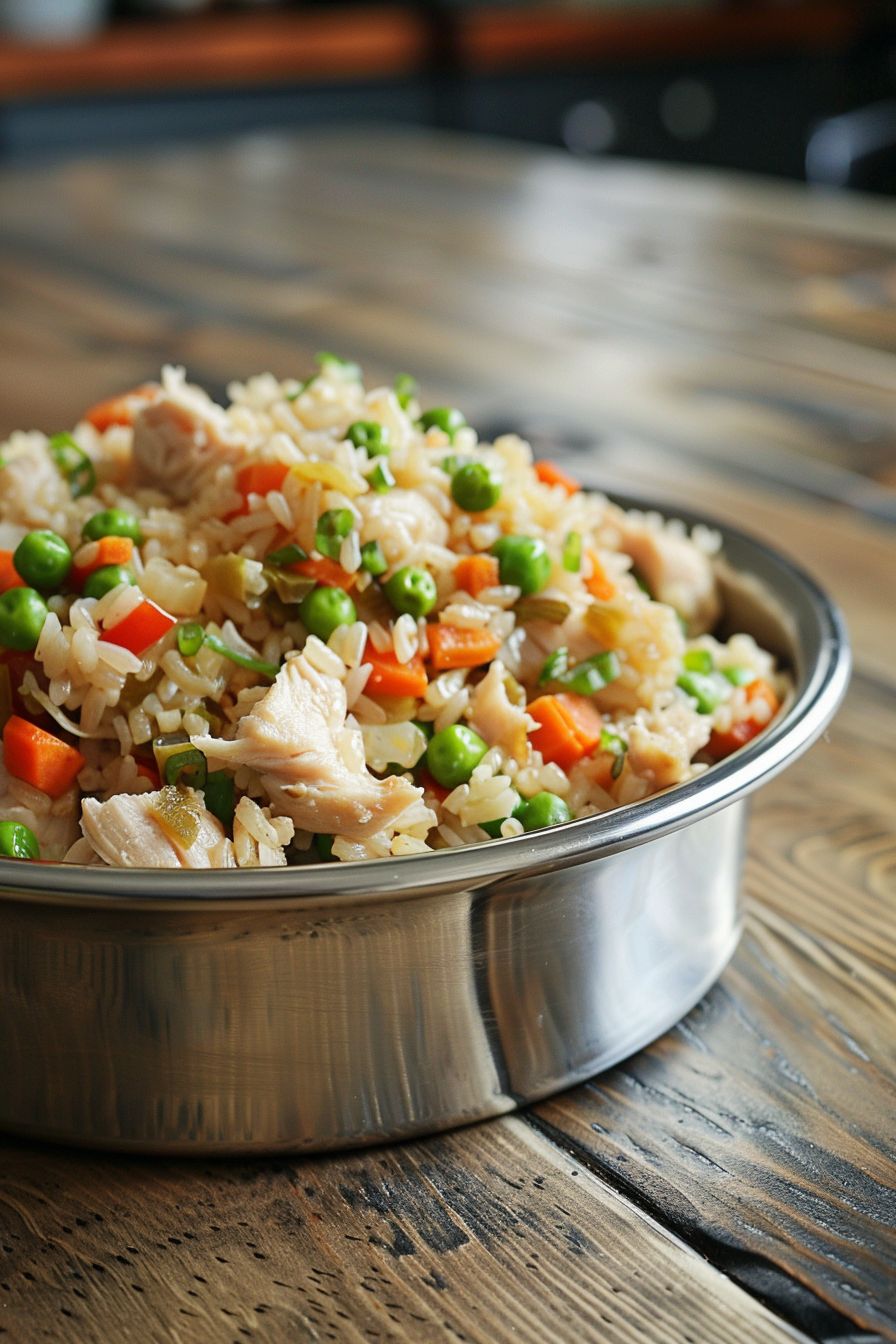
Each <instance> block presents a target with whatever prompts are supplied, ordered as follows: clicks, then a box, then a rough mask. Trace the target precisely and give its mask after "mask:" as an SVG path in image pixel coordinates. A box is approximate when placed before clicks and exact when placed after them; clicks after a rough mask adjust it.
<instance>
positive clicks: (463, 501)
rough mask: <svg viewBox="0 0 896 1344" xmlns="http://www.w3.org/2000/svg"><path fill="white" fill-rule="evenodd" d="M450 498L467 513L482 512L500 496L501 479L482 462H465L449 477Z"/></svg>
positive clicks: (490, 506) (495, 502)
mask: <svg viewBox="0 0 896 1344" xmlns="http://www.w3.org/2000/svg"><path fill="white" fill-rule="evenodd" d="M451 498H452V499H453V500H454V502H455V504H456V505H457V507H458V508H459V509H466V511H467V513H483V512H484V511H485V510H486V509H490V508H492V507H493V506H494V505H495V504H497V502H498V500H499V499H500V498H501V481H500V479H499V478H498V476H497V475H496V474H495V473H494V472H493V471H492V470H491V469H490V468H489V467H487V466H486V465H485V463H484V462H467V463H465V464H464V466H462V467H458V468H457V471H455V473H454V475H453V476H452V477H451Z"/></svg>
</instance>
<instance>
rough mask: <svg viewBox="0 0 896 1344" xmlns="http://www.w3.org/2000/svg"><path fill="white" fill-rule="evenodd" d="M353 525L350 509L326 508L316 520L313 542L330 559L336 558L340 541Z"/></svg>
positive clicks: (340, 545) (340, 544) (352, 515)
mask: <svg viewBox="0 0 896 1344" xmlns="http://www.w3.org/2000/svg"><path fill="white" fill-rule="evenodd" d="M354 525H355V517H354V514H353V513H352V511H351V509H327V511H326V513H322V514H321V516H320V518H318V520H317V528H316V530H315V533H314V544H315V546H316V547H317V549H318V550H319V551H320V553H321V555H325V556H327V557H328V559H330V560H338V559H339V552H340V550H341V549H342V543H343V541H344V540H345V538H346V537H347V536H348V534H349V532H351V530H352V528H353V527H354Z"/></svg>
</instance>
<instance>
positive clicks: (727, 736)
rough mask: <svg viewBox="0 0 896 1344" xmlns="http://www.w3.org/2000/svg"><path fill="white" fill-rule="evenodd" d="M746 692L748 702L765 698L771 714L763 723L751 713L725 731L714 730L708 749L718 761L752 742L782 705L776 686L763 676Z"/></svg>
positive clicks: (751, 683)
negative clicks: (776, 692)
mask: <svg viewBox="0 0 896 1344" xmlns="http://www.w3.org/2000/svg"><path fill="white" fill-rule="evenodd" d="M745 692H746V697H747V703H748V704H750V703H751V702H752V701H754V700H764V701H765V703H766V704H767V705H768V707H769V709H770V710H771V715H770V716H769V718H768V719H764V720H763V721H762V722H761V723H760V722H759V720H758V719H755V718H753V717H752V715H751V716H750V717H749V718H745V719H739V720H738V722H737V723H733V724H732V725H731V727H730V728H728V729H726V730H725V732H718V731H717V730H714V731H713V732H712V734H711V736H710V739H709V742H708V744H707V748H706V749H707V751H708V752H709V754H710V755H711V756H713V757H715V759H716V760H717V761H721V760H724V758H725V757H726V756H730V755H731V753H732V752H734V751H737V750H738V748H739V747H744V746H746V744H747V743H748V742H752V740H753V738H754V737H756V736H757V734H758V733H761V732H762V730H763V728H765V727H767V725H768V724H769V723H771V720H772V718H773V717H774V716H775V714H777V712H778V710H779V709H780V707H781V702H780V701H779V699H778V697H777V695H776V694H775V690H774V687H772V686H770V685H769V683H768V682H767V681H765V680H764V678H763V677H757V678H756V680H755V681H751V682H750V684H749V686H747V687H745Z"/></svg>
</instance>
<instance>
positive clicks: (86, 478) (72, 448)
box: [49, 434, 96, 499]
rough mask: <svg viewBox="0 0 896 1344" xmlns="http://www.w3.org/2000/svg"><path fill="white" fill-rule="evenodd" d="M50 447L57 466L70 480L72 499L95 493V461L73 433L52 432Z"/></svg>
mask: <svg viewBox="0 0 896 1344" xmlns="http://www.w3.org/2000/svg"><path fill="white" fill-rule="evenodd" d="M49 449H50V456H51V457H52V459H53V461H54V462H55V463H56V466H57V467H58V468H59V470H60V471H61V472H62V474H63V476H65V477H66V478H67V480H68V483H69V488H70V490H71V492H72V499H80V498H81V496H82V495H90V494H93V491H94V490H95V489H96V472H95V471H94V467H93V463H92V462H91V460H90V458H89V457H88V456H87V454H86V453H85V451H84V449H83V448H82V447H81V446H80V444H77V443H76V442H75V440H74V439H73V438H72V436H71V434H52V435H51V436H50V443H49Z"/></svg>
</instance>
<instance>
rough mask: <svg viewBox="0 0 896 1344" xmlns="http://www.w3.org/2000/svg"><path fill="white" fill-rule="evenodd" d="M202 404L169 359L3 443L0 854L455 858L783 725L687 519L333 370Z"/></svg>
mask: <svg viewBox="0 0 896 1344" xmlns="http://www.w3.org/2000/svg"><path fill="white" fill-rule="evenodd" d="M228 397H229V404H228V405H226V406H220V405H217V404H216V403H215V402H213V401H212V400H211V399H210V398H209V397H208V396H207V395H206V393H205V392H204V391H202V390H201V389H200V388H198V387H196V386H193V385H191V384H189V383H188V382H187V381H186V378H185V374H184V371H183V370H182V369H179V368H172V367H167V368H165V369H164V370H163V371H162V375H161V380H160V382H159V383H157V384H155V383H154V384H148V385H146V386H145V387H142V388H139V389H136V390H135V391H134V392H132V393H128V394H125V395H124V396H122V397H118V398H114V399H113V400H112V401H110V402H105V403H102V404H101V405H99V406H97V407H94V408H92V410H90V411H89V412H87V413H86V414H85V416H84V417H83V419H82V420H81V421H80V422H79V423H78V424H77V425H76V426H75V428H74V429H73V431H72V432H71V434H61V435H50V436H47V435H45V434H43V433H37V432H28V433H25V432H22V433H15V434H13V435H12V436H11V437H10V439H9V440H8V441H7V442H6V443H5V444H3V445H2V447H0V725H2V727H3V750H2V752H0V854H2V855H3V856H4V857H10V856H12V857H24V858H37V857H40V858H42V859H44V860H47V859H49V860H66V861H68V862H72V863H82V864H83V863H105V864H113V865H115V864H118V865H122V866H141V867H147V866H149V867H151V866H159V867H210V866H211V867H217V866H225V867H253V866H278V865H284V864H287V863H298V862H323V861H330V860H333V859H336V860H354V859H361V858H371V857H388V856H393V855H402V854H409V853H415V852H420V851H425V850H430V849H442V848H445V847H451V846H458V845H468V844H476V843H480V842H484V841H486V840H490V839H496V838H502V837H509V836H514V835H519V834H522V833H524V831H526V830H532V829H535V828H537V827H540V826H543V825H550V824H556V823H558V822H562V821H564V820H567V819H569V818H570V817H582V816H588V815H590V814H594V813H601V812H605V811H608V810H609V809H611V808H615V807H619V806H622V805H625V804H631V803H637V802H638V801H640V800H641V799H644V798H647V797H649V796H650V795H651V794H653V793H656V792H657V791H659V790H662V789H666V788H668V787H669V786H671V785H675V784H679V783H681V782H683V781H685V780H688V779H690V778H692V777H693V776H695V775H696V774H699V773H700V772H702V771H704V770H706V769H708V768H711V767H712V765H713V764H714V763H715V762H716V761H718V760H720V759H722V758H723V757H725V756H727V755H730V754H731V752H733V751H735V750H737V749H738V748H739V747H740V746H742V745H744V744H745V743H746V742H748V741H749V740H750V739H751V738H752V737H754V736H755V735H756V734H757V733H759V732H760V731H762V729H763V728H764V727H765V725H766V724H767V723H768V722H769V720H770V719H771V718H772V717H773V716H774V714H775V713H776V712H777V710H778V708H779V706H780V704H781V702H782V700H783V698H784V696H785V694H786V692H787V678H786V675H785V674H784V673H782V672H781V671H780V670H778V669H777V668H776V666H775V663H774V660H773V658H772V656H771V655H770V654H769V653H768V652H766V651H764V650H763V649H761V648H760V647H759V646H758V645H757V644H756V642H755V641H754V640H753V639H752V638H751V637H750V636H749V635H747V634H743V633H740V634H734V635H732V636H730V637H728V638H726V639H725V640H722V639H720V638H718V637H717V635H716V633H714V631H716V630H717V627H718V622H719V618H720V615H721V605H720V598H719V593H718V588H717V581H716V576H715V570H714V555H715V553H716V552H717V550H718V548H719V537H718V536H717V535H716V534H715V533H713V532H712V531H711V530H710V529H708V528H705V527H698V528H695V529H693V530H692V531H690V532H688V530H687V529H686V528H685V527H684V525H683V524H682V523H680V522H677V521H675V520H668V521H667V520H664V519H663V518H662V517H660V516H659V515H657V514H653V513H646V514H645V513H637V512H634V511H626V510H624V509H622V508H621V507H619V506H618V505H616V504H615V503H613V502H612V501H611V500H609V499H608V498H606V497H605V496H604V495H602V494H599V493H595V492H592V491H584V490H582V489H580V488H579V486H578V484H577V482H575V481H574V480H573V479H571V478H570V477H569V476H568V475H567V474H566V473H565V472H564V471H563V470H561V469H560V468H559V467H557V466H556V465H555V464H553V463H550V462H533V457H532V452H531V450H530V448H529V446H528V444H526V443H525V442H524V441H523V440H522V439H521V438H519V437H517V436H516V435H513V434H507V435H502V436H501V437H499V438H496V439H495V441H494V442H493V443H481V442H479V440H478V438H477V435H476V433H475V431H474V430H473V428H472V427H470V426H469V425H468V424H467V423H466V421H465V420H464V418H463V416H462V415H461V414H460V412H458V411H455V410H453V409H452V408H445V407H441V408H434V409H430V410H428V411H427V410H425V409H423V408H422V406H421V403H420V402H419V400H418V398H417V392H416V388H415V386H414V385H413V384H412V381H411V380H410V379H408V378H407V377H405V376H403V377H401V378H400V379H398V380H396V384H395V385H394V386H393V387H374V388H372V389H370V390H368V389H366V388H365V386H364V383H363V380H362V376H361V371H360V369H359V368H358V367H357V366H356V365H354V364H352V363H350V362H348V361H345V360H342V359H339V358H337V357H335V356H332V355H322V356H319V357H318V362H317V370H316V372H314V373H313V374H312V375H311V376H310V377H308V378H306V379H305V380H303V381H298V380H295V379H286V380H283V381H281V380H278V379H277V378H275V377H274V376H273V375H271V374H262V375H259V376H257V377H253V378H250V379H249V380H248V381H246V382H244V383H234V384H233V385H231V387H230V388H229V389H228ZM122 520H124V521H122ZM110 529H111V530H110ZM116 529H117V530H116ZM34 534H39V536H38V540H37V541H35V540H34ZM47 534H51V536H52V537H54V538H55V539H56V540H55V541H51V542H49V543H48V542H47V541H46V535H47ZM54 546H55V548H56V549H55V551H54V550H53V547H54ZM48 547H49V550H48ZM47 554H52V555H54V556H56V557H57V560H58V564H57V570H58V573H57V576H56V579H55V581H53V582H48V581H46V580H44V581H43V583H42V582H41V574H42V572H43V571H42V570H41V564H42V563H43V558H44V557H45V556H46V555H47ZM67 556H68V559H66V557H67ZM60 557H61V559H60ZM116 565H117V566H118V568H116ZM4 837H5V841H4ZM29 837H30V839H29Z"/></svg>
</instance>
